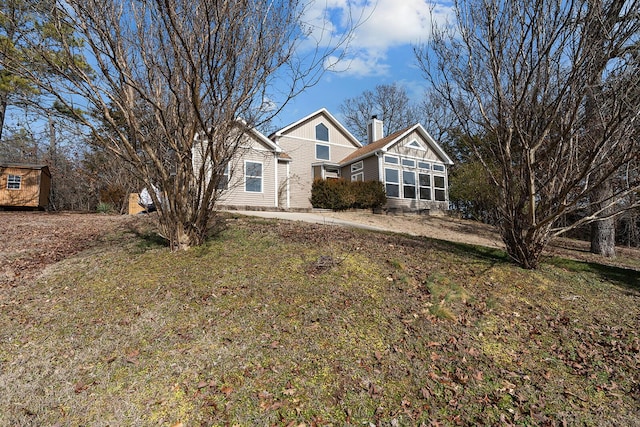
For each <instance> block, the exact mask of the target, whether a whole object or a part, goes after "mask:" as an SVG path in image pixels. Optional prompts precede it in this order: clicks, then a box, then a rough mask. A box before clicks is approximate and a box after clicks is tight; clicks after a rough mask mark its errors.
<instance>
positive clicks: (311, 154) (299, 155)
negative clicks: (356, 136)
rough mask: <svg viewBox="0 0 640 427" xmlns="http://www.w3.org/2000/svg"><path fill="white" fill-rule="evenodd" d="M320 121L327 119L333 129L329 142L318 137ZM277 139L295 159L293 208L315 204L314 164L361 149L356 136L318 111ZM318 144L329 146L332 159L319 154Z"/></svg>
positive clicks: (292, 181)
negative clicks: (344, 130)
mask: <svg viewBox="0 0 640 427" xmlns="http://www.w3.org/2000/svg"><path fill="white" fill-rule="evenodd" d="M320 123H323V124H324V125H325V126H326V127H327V128H328V129H329V141H328V142H327V141H319V140H317V139H316V134H315V132H316V126H317V125H319V124H320ZM276 142H277V143H278V145H279V146H280V147H281V148H282V149H283V151H284V152H285V153H287V154H288V155H289V156H291V157H292V158H293V159H294V160H293V161H292V162H291V165H290V167H291V169H290V177H289V182H290V189H291V192H290V195H291V198H290V202H291V203H290V208H293V209H309V208H311V207H312V206H311V202H310V201H309V199H310V198H311V186H312V183H313V179H314V166H313V165H314V164H318V163H321V162H333V163H337V162H339V161H340V160H342V159H343V158H345V157H347V156H348V155H349V154H351V153H352V152H354V151H355V150H356V149H357V147H356V146H354V144H353V142H352V140H351V139H350V138H349V137H348V136H347V135H346V134H344V133H343V132H342V131H341V130H340V129H339V128H338V127H336V126H334V125H333V123H332V122H331V120H329V119H327V118H326V117H325V116H324V115H322V114H318V115H316V116H315V117H312V118H310V119H309V120H307V121H305V122H303V123H301V124H300V125H298V126H295V127H294V128H292V129H289V130H288V131H287V132H286V134H284V135H282V136H280V137H279V139H278V140H277V141H276ZM316 144H323V145H328V146H329V160H321V159H317V158H316Z"/></svg>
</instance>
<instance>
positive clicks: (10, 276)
mask: <svg viewBox="0 0 640 427" xmlns="http://www.w3.org/2000/svg"><path fill="white" fill-rule="evenodd" d="M135 220H136V219H135V217H130V216H115V215H103V214H82V213H70V212H59V213H46V212H22V211H7V212H0V236H2V237H1V238H0V288H1V287H3V286H7V285H9V286H17V285H18V284H20V283H24V282H25V281H28V280H32V279H34V278H35V277H37V276H38V275H39V274H40V273H41V272H42V271H43V270H44V269H45V268H46V267H47V266H49V265H52V264H55V263H56V262H58V261H61V260H63V259H65V258H67V257H69V256H71V255H74V254H76V253H78V252H80V251H82V250H84V249H87V248H90V247H91V246H92V245H94V244H95V243H96V242H99V241H100V239H102V238H103V237H104V236H106V235H107V234H108V233H110V232H112V231H114V230H116V229H117V228H119V227H121V228H122V227H127V226H128V225H129V224H131V223H132V222H134V221H135Z"/></svg>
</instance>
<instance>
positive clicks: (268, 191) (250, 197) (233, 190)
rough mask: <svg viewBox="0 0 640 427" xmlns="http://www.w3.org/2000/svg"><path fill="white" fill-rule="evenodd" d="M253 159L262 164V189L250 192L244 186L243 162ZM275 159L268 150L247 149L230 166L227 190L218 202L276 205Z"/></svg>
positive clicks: (229, 204)
mask: <svg viewBox="0 0 640 427" xmlns="http://www.w3.org/2000/svg"><path fill="white" fill-rule="evenodd" d="M247 161H253V162H257V163H261V164H262V191H261V192H259V193H258V192H251V191H246V188H245V178H246V176H245V163H246V162H247ZM277 163H278V162H277V159H276V158H275V154H274V153H273V152H269V151H259V150H248V151H245V152H244V153H243V154H242V157H240V158H239V159H237V161H235V162H234V165H233V166H232V171H231V175H230V179H229V187H228V190H226V191H224V192H222V194H221V195H220V199H219V203H220V204H221V205H222V206H257V207H274V208H275V207H277V194H278V189H277V185H276V176H277V175H276V174H277V172H278V171H277V169H278V168H277Z"/></svg>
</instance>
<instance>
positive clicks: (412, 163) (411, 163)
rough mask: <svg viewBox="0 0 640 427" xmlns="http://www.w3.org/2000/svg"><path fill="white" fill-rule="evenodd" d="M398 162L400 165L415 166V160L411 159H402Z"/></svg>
mask: <svg viewBox="0 0 640 427" xmlns="http://www.w3.org/2000/svg"><path fill="white" fill-rule="evenodd" d="M400 163H401V164H402V167H407V168H415V167H416V161H415V160H413V159H402V161H401V162H400Z"/></svg>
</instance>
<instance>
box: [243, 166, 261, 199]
mask: <svg viewBox="0 0 640 427" xmlns="http://www.w3.org/2000/svg"><path fill="white" fill-rule="evenodd" d="M244 176H245V183H244V190H245V191H247V192H250V193H262V163H259V162H249V161H247V162H245V164H244Z"/></svg>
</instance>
